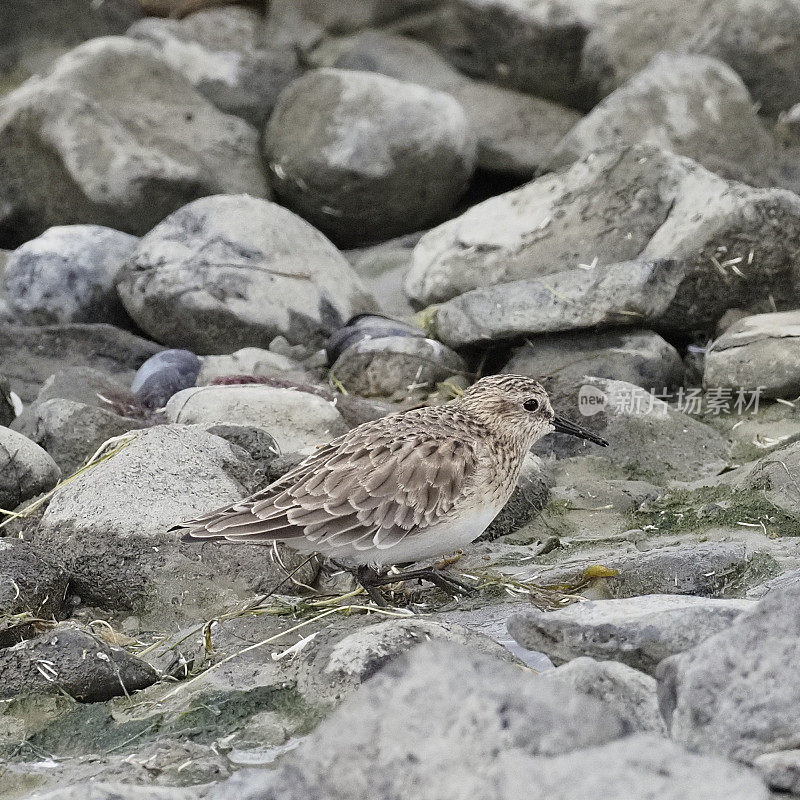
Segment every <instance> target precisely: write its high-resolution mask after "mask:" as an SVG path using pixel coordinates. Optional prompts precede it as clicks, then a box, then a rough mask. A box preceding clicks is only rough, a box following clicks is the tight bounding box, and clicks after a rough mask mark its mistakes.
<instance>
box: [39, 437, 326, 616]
mask: <svg viewBox="0 0 800 800" xmlns="http://www.w3.org/2000/svg"><path fill="white" fill-rule="evenodd" d="M255 471H256V469H255V464H254V462H253V461H252V460H251V459H250V457H249V456H248V455H247V454H246V453H245V451H244V450H242V449H240V448H238V447H235V446H232V445H231V444H229V443H228V442H227V441H225V440H224V439H221V438H219V437H217V436H214V435H212V434H210V433H206V432H205V431H202V430H197V429H192V428H186V427H184V426H173V425H165V426H160V427H156V428H151V429H149V430H146V431H142V432H141V433H140V434H138V436H137V438H136V439H135V440H134V441H133V442H132V443H130V444H128V445H127V446H126V447H124V448H123V449H122V450H120V451H119V452H117V453H116V454H115V455H114V456H112V457H111V458H109V459H107V460H105V461H103V462H101V463H99V464H97V465H96V466H94V467H92V468H91V469H89V470H87V471H86V472H84V473H82V474H81V475H80V476H79V477H77V478H75V479H74V480H72V481H71V482H70V483H68V484H66V485H64V486H63V487H62V488H61V489H60V490H59V491H58V492H57V493H56V495H55V496H54V497H53V499H52V500H51V502H50V505H49V506H48V507H47V511H46V512H45V514H44V516H43V518H42V521H41V524H40V526H39V529H38V531H37V532H36V545H37V547H38V548H39V549H40V552H41V553H42V554H44V555H47V554H48V553H50V554H53V555H54V556H56V557H57V558H58V559H59V562H60V563H62V564H63V565H64V566H65V567H66V568H67V569H68V570H69V571H70V573H71V574H72V587H73V589H74V591H75V592H76V594H78V595H79V596H80V597H81V599H82V600H83V601H84V602H89V603H92V604H94V605H99V606H101V607H103V608H106V609H110V610H115V611H126V612H128V613H130V612H134V613H137V614H139V615H140V618H141V620H142V624H143V625H144V626H153V627H154V628H155V629H156V630H159V629H161V630H163V627H161V626H164V625H166V626H169V625H171V624H174V621H175V620H176V619H190V620H198V619H208V618H209V616H212V615H213V614H215V613H218V612H220V611H221V610H223V609H228V608H230V607H231V606H234V605H236V604H240V603H241V602H243V600H244V599H245V598H248V597H249V594H250V592H252V591H259V589H255V588H254V587H253V585H252V583H250V582H248V579H247V576H246V575H243V574H242V571H241V565H238V566H237V564H236V562H235V560H234V559H225V558H224V554H222V555H223V557H220V558H217V559H212V561H213V563H211V564H209V563H207V561H206V559H205V558H204V549H205V548H211V549H213V550H215V551H216V550H217V549H218V545H216V544H214V543H208V544H205V545H202V544H192V543H188V544H182V543H181V542H180V534H179V533H174V532H173V533H170V532H169V530H168V529H169V528H170V527H171V526H172V525H175V524H177V523H178V522H181V521H182V520H184V519H186V518H188V517H192V516H196V515H197V514H199V513H201V512H204V511H208V510H210V509H212V508H214V507H216V506H221V505H224V504H227V503H229V502H232V501H234V500H237V499H240V498H243V497H245V496H246V495H247V494H249V493H250V491H251V490H252V489H253V488H254V487H253V485H252V482H253V481H254V480H255V477H254V473H255ZM246 554H249V558H247V561H248V562H249V565H250V567H251V570H250V573H251V576H252V573H253V572H257V575H255V576H252V577H257V578H258V582H259V586H260V585H261V583H262V581H265V582H268V583H271V584H272V586H274V585H275V584H277V583H278V582H279V581H280V580H282V579H283V578H284V577H285V575H284V573H283V572H282V571H281V568H280V567H279V566H278V565H277V564H275V563H273V562H272V561H271V559H270V557H269V552H268V549H267V548H263V547H261V548H259V547H257V546H255V545H248V546H244V550H241V551H240V552H239V556H240V557H242V558H246ZM215 555H218V554H217V553H215ZM283 560H284V563H286V564H288V565H289V569H291V568H292V567H293V566H297V565H298V564H299V563H300V560H302V559H299V558H298V557H296V556H294V554H292V553H291V552H285V553H284V555H283ZM258 565H260V569H253V568H257V567H258ZM313 576H314V568H312V567H311V566H310V565H308V566H307V567H306V571H305V572H303V571H302V570H301V572H300V573H298V575H297V576H296V577H297V579H298V580H300V581H303V582H307V581H309V580H313Z"/></svg>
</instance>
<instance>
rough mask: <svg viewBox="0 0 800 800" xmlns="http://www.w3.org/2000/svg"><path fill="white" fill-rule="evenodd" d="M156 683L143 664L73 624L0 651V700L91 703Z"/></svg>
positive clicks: (152, 671)
mask: <svg viewBox="0 0 800 800" xmlns="http://www.w3.org/2000/svg"><path fill="white" fill-rule="evenodd" d="M157 679H158V674H157V673H156V671H155V670H154V669H153V668H152V667H150V666H149V665H148V664H146V663H145V662H144V661H141V660H140V659H138V658H136V657H135V656H132V655H131V654H130V653H127V652H126V651H125V650H122V649H121V648H119V647H114V646H112V645H109V644H107V643H106V642H104V641H102V640H101V639H97V638H95V637H94V636H92V635H90V634H88V633H85V632H84V631H82V630H81V629H80V628H78V627H77V626H75V625H72V624H64V625H60V626H58V627H57V628H54V629H53V630H51V631H49V632H48V633H45V634H43V635H42V636H38V637H37V638H35V639H28V640H27V641H24V642H20V643H19V644H18V645H15V646H14V647H8V648H6V649H4V650H0V697H4V698H8V697H14V696H16V695H26V694H60V693H61V692H66V694H68V695H70V696H71V697H74V698H75V699H76V700H79V701H81V702H85V703H92V702H97V701H99V700H108V699H109V698H111V697H116V696H117V695H121V694H126V693H131V692H135V691H138V690H139V689H144V688H145V687H147V686H150V685H151V684H153V683H155V682H156V680H157Z"/></svg>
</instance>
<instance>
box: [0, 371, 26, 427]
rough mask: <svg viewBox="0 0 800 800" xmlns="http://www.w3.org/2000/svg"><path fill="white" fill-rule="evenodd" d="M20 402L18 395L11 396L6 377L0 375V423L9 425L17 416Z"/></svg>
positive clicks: (9, 385)
mask: <svg viewBox="0 0 800 800" xmlns="http://www.w3.org/2000/svg"><path fill="white" fill-rule="evenodd" d="M15 398H16V399H15ZM21 402H22V401H21V400H19V395H15V396H12V394H11V384H10V383H9V382H8V378H5V377H4V376H2V375H0V425H5V426H6V427H8V426H9V425H11V423H12V422H13V421H14V420H15V419H16V418H17V410H18V405H19V404H20V403H21Z"/></svg>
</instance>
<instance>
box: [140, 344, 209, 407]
mask: <svg viewBox="0 0 800 800" xmlns="http://www.w3.org/2000/svg"><path fill="white" fill-rule="evenodd" d="M201 368H202V362H201V361H200V359H199V358H198V357H197V356H196V355H195V354H194V353H192V352H191V351H190V350H162V351H161V352H160V353H156V354H155V355H154V356H151V357H150V358H148V359H147V361H145V362H144V364H142V366H141V367H139V369H138V370H137V371H136V375H135V376H134V378H133V382H132V383H131V391H132V392H133V394H134V397H136V399H137V400H138V401H139V402H140V403H141V404H142V405H143V406H144V407H145V408H163V407H164V406H165V405H166V404H167V400H169V399H170V397H172V395H174V394H175V393H176V392H179V391H181V389H188V388H189V387H191V386H194V385H195V381H196V380H197V376H198V375H199V374H200V370H201Z"/></svg>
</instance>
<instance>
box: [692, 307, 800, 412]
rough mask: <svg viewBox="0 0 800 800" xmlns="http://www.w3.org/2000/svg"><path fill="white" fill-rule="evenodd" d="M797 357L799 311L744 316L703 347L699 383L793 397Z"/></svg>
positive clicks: (798, 380)
mask: <svg viewBox="0 0 800 800" xmlns="http://www.w3.org/2000/svg"><path fill="white" fill-rule="evenodd" d="M798 359H800V311H784V312H782V313H781V312H779V313H773V314H756V315H754V316H751V317H744V318H743V319H740V320H739V321H738V322H734V323H733V325H731V326H730V327H729V328H727V329H726V330H725V332H724V333H723V334H722V336H720V337H719V338H718V339H715V340H714V341H713V342H712V343H711V344H710V345H709V347H708V348H707V349H706V358H705V372H704V374H703V385H704V386H705V387H706V389H722V390H727V391H728V392H729V393H731V392H732V391H733V390H737V391H738V390H739V389H744V390H746V391H756V390H758V391H759V394H760V395H761V396H763V397H786V398H788V399H790V400H793V399H794V398H795V397H797V395H798V394H800V373H798V370H797V364H798Z"/></svg>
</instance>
